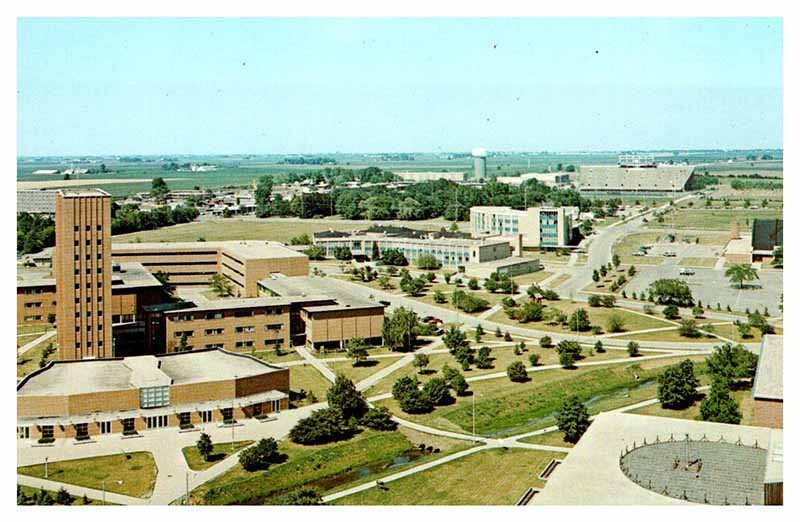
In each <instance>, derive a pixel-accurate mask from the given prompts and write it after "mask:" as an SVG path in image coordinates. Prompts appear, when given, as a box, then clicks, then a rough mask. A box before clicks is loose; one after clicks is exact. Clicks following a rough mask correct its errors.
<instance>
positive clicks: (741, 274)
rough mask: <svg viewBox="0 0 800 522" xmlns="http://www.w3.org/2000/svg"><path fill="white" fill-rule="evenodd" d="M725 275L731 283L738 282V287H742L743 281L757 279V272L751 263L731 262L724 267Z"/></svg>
mask: <svg viewBox="0 0 800 522" xmlns="http://www.w3.org/2000/svg"><path fill="white" fill-rule="evenodd" d="M725 277H727V278H728V279H730V281H731V283H734V284H738V285H739V288H744V283H745V281H752V280H754V279H758V272H757V271H756V269H755V268H753V267H752V265H748V264H744V263H743V264H732V265H730V266H728V268H726V269H725Z"/></svg>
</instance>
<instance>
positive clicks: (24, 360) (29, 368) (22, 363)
mask: <svg viewBox="0 0 800 522" xmlns="http://www.w3.org/2000/svg"><path fill="white" fill-rule="evenodd" d="M50 344H52V345H53V348H55V350H54V351H53V352H52V353H51V354H50V355H49V356H48V357H47V361H48V362H49V361H52V360H53V359H55V358H56V357H57V356H58V346H57V345H56V344H55V339H54V338H50V339H46V340H44V341H42V342H40V343H39V344H37V345H36V346H34V347H33V348H31V349H30V350H28V351H26V352H25V353H23V354H22V355H20V356H19V357H17V379H21V378H23V377H25V376H26V375H28V374H29V373H31V372H33V371H35V370H38V369H39V361H40V360H41V358H42V354H43V353H44V351H45V349H46V348H47V346H48V345H50Z"/></svg>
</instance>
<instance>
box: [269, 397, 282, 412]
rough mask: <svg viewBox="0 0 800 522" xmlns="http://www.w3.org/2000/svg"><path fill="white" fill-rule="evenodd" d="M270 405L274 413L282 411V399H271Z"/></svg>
mask: <svg viewBox="0 0 800 522" xmlns="http://www.w3.org/2000/svg"><path fill="white" fill-rule="evenodd" d="M270 405H271V406H272V412H273V413H280V412H281V401H280V399H278V400H273V401H270Z"/></svg>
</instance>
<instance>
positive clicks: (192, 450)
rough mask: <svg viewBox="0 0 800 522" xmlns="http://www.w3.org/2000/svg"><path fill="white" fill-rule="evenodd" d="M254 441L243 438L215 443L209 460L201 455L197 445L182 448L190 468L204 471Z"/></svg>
mask: <svg viewBox="0 0 800 522" xmlns="http://www.w3.org/2000/svg"><path fill="white" fill-rule="evenodd" d="M252 443H253V441H252V440H242V441H235V442H220V443H217V444H214V449H212V450H211V455H209V456H208V460H207V461H206V460H203V457H202V456H200V452H198V451H197V446H196V445H193V446H186V447H185V448H183V450H182V451H183V458H185V459H186V464H188V465H189V469H192V470H194V471H202V470H204V469H208V468H210V467H211V466H213V465H214V464H217V463H219V462H222V461H223V460H225V459H227V458H228V457H230V456H231V455H233V454H234V453H236V452H237V451H239V450H240V449H242V448H246V447H247V446H249V445H250V444H252Z"/></svg>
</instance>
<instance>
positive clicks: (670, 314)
mask: <svg viewBox="0 0 800 522" xmlns="http://www.w3.org/2000/svg"><path fill="white" fill-rule="evenodd" d="M661 313H663V314H664V317H666V318H667V319H677V318H678V317H680V311H679V310H678V307H677V306H675V305H667V306H665V307H664V309H663V310H662V311H661Z"/></svg>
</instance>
